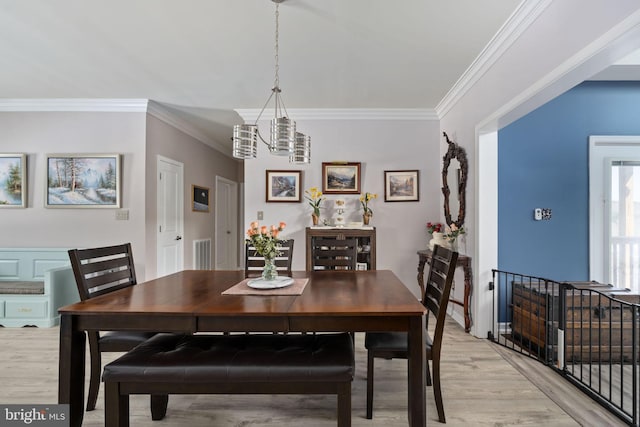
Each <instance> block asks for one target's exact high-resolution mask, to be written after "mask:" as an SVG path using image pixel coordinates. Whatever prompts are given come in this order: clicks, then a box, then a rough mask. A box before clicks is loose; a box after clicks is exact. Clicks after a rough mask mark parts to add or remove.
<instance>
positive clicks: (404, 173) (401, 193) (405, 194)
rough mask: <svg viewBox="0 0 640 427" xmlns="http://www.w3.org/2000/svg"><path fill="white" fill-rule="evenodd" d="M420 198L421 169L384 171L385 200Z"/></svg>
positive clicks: (411, 200)
mask: <svg viewBox="0 0 640 427" xmlns="http://www.w3.org/2000/svg"><path fill="white" fill-rule="evenodd" d="M419 200H420V171H419V170H399V171H384V201H385V202H417V201H419Z"/></svg>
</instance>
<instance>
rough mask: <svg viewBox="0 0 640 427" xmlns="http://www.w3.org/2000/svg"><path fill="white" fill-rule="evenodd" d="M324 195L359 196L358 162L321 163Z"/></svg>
mask: <svg viewBox="0 0 640 427" xmlns="http://www.w3.org/2000/svg"><path fill="white" fill-rule="evenodd" d="M322 192H323V193H324V194H360V162H357V163H356V162H323V163H322Z"/></svg>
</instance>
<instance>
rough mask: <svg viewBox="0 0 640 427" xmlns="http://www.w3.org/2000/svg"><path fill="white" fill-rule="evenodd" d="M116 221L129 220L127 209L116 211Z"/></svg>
mask: <svg viewBox="0 0 640 427" xmlns="http://www.w3.org/2000/svg"><path fill="white" fill-rule="evenodd" d="M116 221H129V211H128V210H127V209H120V210H119V211H116Z"/></svg>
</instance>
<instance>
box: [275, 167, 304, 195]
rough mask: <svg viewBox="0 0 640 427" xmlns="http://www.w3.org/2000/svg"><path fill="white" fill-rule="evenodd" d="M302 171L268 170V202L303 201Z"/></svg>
mask: <svg viewBox="0 0 640 427" xmlns="http://www.w3.org/2000/svg"><path fill="white" fill-rule="evenodd" d="M301 181H302V171H276V170H267V177H266V182H267V185H266V187H267V196H266V200H267V202H300V201H302V193H301V191H300V188H301V187H302V183H301Z"/></svg>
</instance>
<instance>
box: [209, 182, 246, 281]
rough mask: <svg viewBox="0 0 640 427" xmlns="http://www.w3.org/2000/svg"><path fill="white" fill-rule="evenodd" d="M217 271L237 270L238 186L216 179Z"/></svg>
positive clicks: (234, 183)
mask: <svg viewBox="0 0 640 427" xmlns="http://www.w3.org/2000/svg"><path fill="white" fill-rule="evenodd" d="M215 221H216V224H215V227H216V269H217V270H237V269H238V268H239V266H240V265H239V262H238V184H237V183H236V182H234V181H230V180H228V179H225V178H222V177H220V176H217V177H216V219H215Z"/></svg>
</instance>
